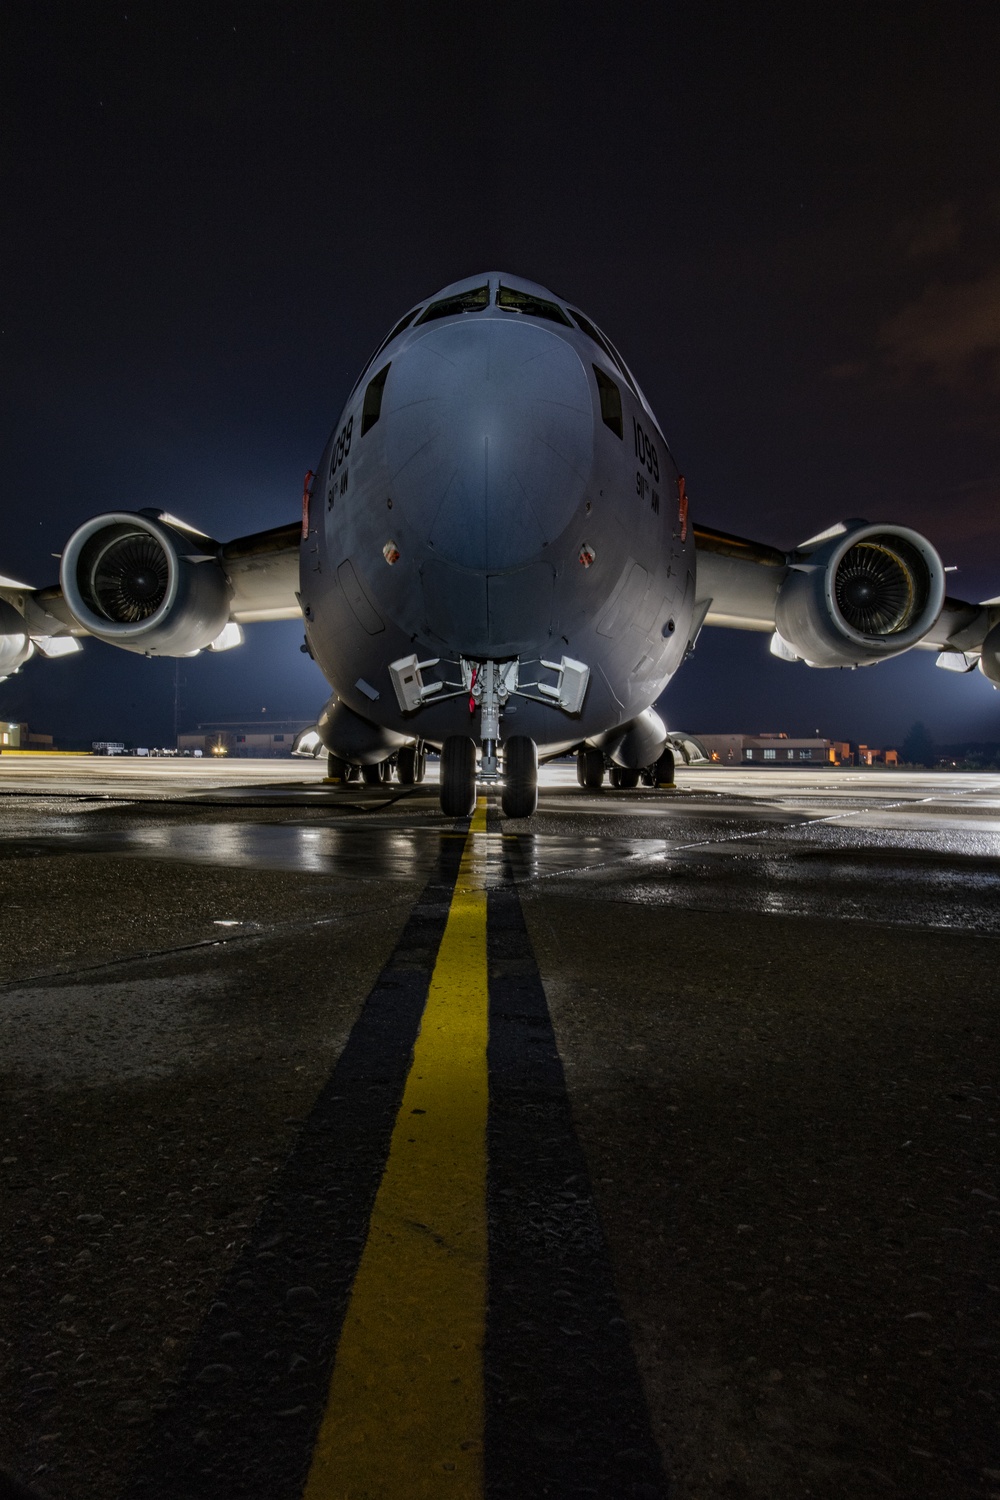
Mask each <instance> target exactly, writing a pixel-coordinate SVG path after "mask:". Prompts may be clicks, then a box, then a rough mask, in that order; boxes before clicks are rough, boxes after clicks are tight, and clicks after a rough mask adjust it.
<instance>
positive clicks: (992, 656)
mask: <svg viewBox="0 0 1000 1500" xmlns="http://www.w3.org/2000/svg"><path fill="white" fill-rule="evenodd" d="M979 670H980V672H982V674H983V676H984V677H985V678H987V679H988V680H989V681H990V682H992V684H993V686H994V687H995V688H998V687H1000V625H994V627H993V629H992V630H991V631H990V632H989V634H988V635H987V637H986V639H985V640H984V641H983V649H982V655H981V656H980V658H979Z"/></svg>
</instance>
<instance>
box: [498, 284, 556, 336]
mask: <svg viewBox="0 0 1000 1500" xmlns="http://www.w3.org/2000/svg"><path fill="white" fill-rule="evenodd" d="M496 305H497V307H506V308H507V309H508V310H509V311H510V312H519V313H526V314H527V315H528V317H529V318H548V319H549V320H550V322H552V323H562V324H563V325H564V326H565V327H566V328H572V327H573V325H572V323H571V322H570V320H569V318H567V316H566V314H565V313H564V312H563V310H562V308H561V307H560V306H559V305H558V303H555V302H546V300H545V298H544V297H536V296H535V294H534V292H519V291H517V290H516V289H515V288H514V287H512V286H500V287H498V288H497V302H496Z"/></svg>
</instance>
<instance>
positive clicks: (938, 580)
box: [775, 521, 945, 667]
mask: <svg viewBox="0 0 1000 1500" xmlns="http://www.w3.org/2000/svg"><path fill="white" fill-rule="evenodd" d="M944 592H945V573H944V566H943V564H942V562H941V559H940V557H939V556H938V554H937V552H936V551H935V549H934V548H933V547H932V546H931V544H930V542H929V541H927V539H926V538H925V537H922V536H921V535H920V534H919V532H916V531H911V530H909V528H908V527H905V526H873V525H869V524H868V523H867V522H865V521H845V522H843V523H842V524H841V525H840V526H838V527H837V528H835V530H834V531H833V532H826V533H824V534H823V535H822V536H820V537H816V538H814V539H813V541H812V542H806V543H805V544H804V545H803V546H802V547H800V548H799V549H798V551H797V552H796V553H795V554H794V558H793V560H792V562H791V563H790V564H789V571H788V576H787V578H786V579H785V581H784V583H783V584H782V586H781V589H780V590H779V593H778V598H777V603H776V607H775V625H776V626H777V631H778V635H779V637H780V641H779V642H778V643H777V644H778V648H779V649H778V651H777V653H776V654H778V655H786V654H794V655H795V656H797V657H800V658H801V659H802V660H803V661H806V662H808V663H809V665H810V666H813V667H857V666H867V665H869V664H870V663H872V662H876V661H884V660H885V659H886V658H888V657H890V656H899V655H900V654H901V653H902V652H903V651H908V650H909V649H910V647H911V646H915V645H916V644H917V642H918V641H920V640H922V639H923V637H924V636H925V635H926V634H927V632H928V631H929V630H930V628H931V626H932V625H933V624H934V622H935V620H936V619H937V617H938V615H939V614H940V612H941V606H942V604H943V603H944ZM782 646H787V647H790V648H791V653H788V652H786V651H784V650H782V649H781V647H782Z"/></svg>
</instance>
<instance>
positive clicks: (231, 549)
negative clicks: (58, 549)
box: [0, 510, 301, 680]
mask: <svg viewBox="0 0 1000 1500" xmlns="http://www.w3.org/2000/svg"><path fill="white" fill-rule="evenodd" d="M300 542H301V523H300V522H299V521H294V522H290V523H289V524H287V525H285V526H276V527H273V528H271V529H270V530H268V531H258V532H254V533H252V534H251V535H249V536H241V537H236V538H235V539H234V540H233V541H230V542H223V543H219V542H216V541H214V540H213V539H212V538H211V537H208V536H206V535H205V534H204V533H203V532H200V531H196V530H195V529H194V528H192V527H189V526H187V525H186V524H185V523H184V522H181V521H178V520H177V519H176V518H175V517H173V516H168V515H165V514H164V513H163V512H162V511H154V510H149V511H139V512H134V513H133V512H126V511H117V512H113V513H111V514H109V515H106V516H98V517H95V519H94V520H93V521H89V522H87V523H85V524H84V525H83V526H81V527H79V528H78V530H77V531H76V532H74V534H73V536H72V537H71V538H70V540H69V542H68V543H67V544H66V548H65V549H64V552H63V557H62V566H61V568H60V581H59V582H58V583H54V584H50V585H48V586H47V587H45V588H38V589H36V588H31V587H30V586H29V585H26V584H23V583H20V582H18V581H17V580H16V579H13V578H5V577H3V576H2V575H0V680H2V679H3V677H4V676H7V675H9V674H10V672H13V671H17V670H18V668H19V667H20V666H21V665H23V663H24V662H25V661H27V660H28V659H29V657H30V656H32V655H33V654H34V652H35V651H38V652H40V653H41V654H42V655H43V656H49V657H54V656H65V655H68V654H69V653H71V652H73V651H78V650H79V649H80V641H79V637H81V636H88V635H92V636H95V637H96V638H97V639H99V640H104V641H107V642H108V643H110V644H112V645H117V646H122V647H124V648H125V649H126V650H131V651H138V652H142V653H143V654H149V655H163V656H193V655H196V654H197V652H198V651H200V650H203V649H206V648H208V649H211V650H216V651H224V650H228V649H229V648H230V647H231V646H237V645H239V644H240V642H241V641H242V639H243V634H242V630H241V629H240V626H242V625H245V624H250V623H254V622H257V621H262V620H294V619H298V618H300V616H301V610H300V608H299V602H298V597H297V591H298V586H299V547H300ZM144 591H145V593H144Z"/></svg>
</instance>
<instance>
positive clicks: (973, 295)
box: [878, 265, 1000, 394]
mask: <svg viewBox="0 0 1000 1500" xmlns="http://www.w3.org/2000/svg"><path fill="white" fill-rule="evenodd" d="M878 348H879V352H880V354H881V355H882V358H883V359H884V360H885V362H886V364H887V365H888V366H889V367H890V368H891V369H892V370H893V371H895V372H896V373H897V374H899V375H900V376H902V377H903V378H905V379H907V380H920V379H929V380H932V381H934V382H935V383H937V384H938V385H943V386H951V387H959V388H960V387H967V388H970V389H972V390H975V391H976V392H977V393H980V394H981V393H982V392H983V390H984V387H985V388H987V389H988V390H989V391H991V392H1000V265H997V266H995V267H994V268H992V269H991V270H989V271H986V272H985V273H984V274H983V275H981V276H978V277H977V278H976V279H975V280H972V281H965V282H957V283H946V282H941V281H933V282H931V283H930V284H929V285H928V286H926V287H924V289H923V291H922V292H921V293H920V295H919V296H918V297H917V298H915V300H914V301H912V302H910V303H908V304H907V305H906V306H905V307H902V308H900V310H899V311H898V312H896V313H894V314H893V315H892V316H891V317H889V318H887V319H886V320H885V321H884V322H883V324H882V326H881V328H880V329H879V333H878Z"/></svg>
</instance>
